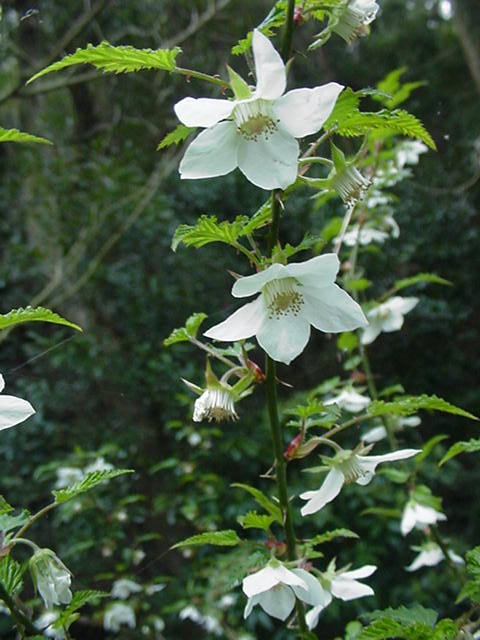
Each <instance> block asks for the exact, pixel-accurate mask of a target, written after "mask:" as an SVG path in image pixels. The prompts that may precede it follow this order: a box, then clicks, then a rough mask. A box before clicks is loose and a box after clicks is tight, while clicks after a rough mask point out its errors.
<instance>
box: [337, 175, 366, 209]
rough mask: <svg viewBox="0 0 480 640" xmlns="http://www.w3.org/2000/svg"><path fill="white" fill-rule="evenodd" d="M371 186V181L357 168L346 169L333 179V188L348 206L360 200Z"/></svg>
mask: <svg viewBox="0 0 480 640" xmlns="http://www.w3.org/2000/svg"><path fill="white" fill-rule="evenodd" d="M370 184H371V183H370V180H367V178H364V177H363V176H362V174H361V173H360V171H358V169H356V168H355V167H346V168H345V169H343V171H339V172H338V173H336V174H335V175H334V176H333V178H332V186H333V188H334V189H335V191H336V192H337V193H338V194H339V195H340V197H341V198H342V200H343V201H344V202H345V204H346V205H347V206H352V205H353V204H355V203H356V202H357V201H358V200H360V199H361V198H362V196H363V194H364V193H365V191H366V190H367V189H368V187H369V186H370Z"/></svg>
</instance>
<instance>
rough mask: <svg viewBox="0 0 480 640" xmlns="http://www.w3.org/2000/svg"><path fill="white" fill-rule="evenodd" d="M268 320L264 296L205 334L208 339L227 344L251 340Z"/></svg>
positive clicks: (241, 308) (244, 306) (238, 310)
mask: <svg viewBox="0 0 480 640" xmlns="http://www.w3.org/2000/svg"><path fill="white" fill-rule="evenodd" d="M266 318H267V314H266V309H265V305H264V303H263V299H262V296H259V297H258V298H257V299H256V300H254V301H253V302H249V303H248V304H245V305H243V307H240V309H237V310H236V311H235V312H234V313H232V315H231V316H229V317H228V318H227V319H226V320H224V321H223V322H220V324H216V325H215V326H214V327H211V329H209V330H208V331H205V333H204V334H203V335H204V336H206V337H207V338H213V339H214V340H224V341H225V342H235V340H244V339H245V338H251V337H252V336H254V335H255V334H256V333H257V332H258V331H259V330H260V328H261V326H262V324H263V323H264V322H265V320H266Z"/></svg>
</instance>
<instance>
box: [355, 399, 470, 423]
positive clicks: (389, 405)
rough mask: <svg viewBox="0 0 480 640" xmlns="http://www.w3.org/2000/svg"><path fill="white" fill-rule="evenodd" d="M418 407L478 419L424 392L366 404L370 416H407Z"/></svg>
mask: <svg viewBox="0 0 480 640" xmlns="http://www.w3.org/2000/svg"><path fill="white" fill-rule="evenodd" d="M420 409H427V410H430V411H443V412H445V413H452V414H454V415H457V416H463V417H464V418H470V419H471V420H478V418H477V417H476V416H474V415H473V414H472V413H469V412H468V411H465V410H464V409H460V407H456V406H455V405H453V404H450V402H447V401H446V400H443V399H442V398H439V397H437V396H427V395H426V394H423V395H421V396H403V397H399V398H395V400H393V401H392V402H384V401H383V400H377V401H375V402H372V403H371V404H370V405H369V406H368V408H367V412H368V414H369V415H371V416H383V415H388V414H392V415H397V416H409V415H412V414H413V413H416V412H417V411H419V410H420Z"/></svg>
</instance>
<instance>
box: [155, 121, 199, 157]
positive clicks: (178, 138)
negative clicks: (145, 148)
mask: <svg viewBox="0 0 480 640" xmlns="http://www.w3.org/2000/svg"><path fill="white" fill-rule="evenodd" d="M193 131H195V127H186V126H185V125H184V124H179V125H177V126H176V127H175V129H174V130H173V131H170V133H167V135H166V136H165V137H164V138H163V140H162V141H161V142H160V143H159V145H158V147H157V151H160V149H166V148H167V147H171V146H172V144H179V143H180V142H183V141H184V140H186V139H187V138H188V136H189V135H190V134H191V133H193Z"/></svg>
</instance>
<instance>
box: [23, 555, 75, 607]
mask: <svg viewBox="0 0 480 640" xmlns="http://www.w3.org/2000/svg"><path fill="white" fill-rule="evenodd" d="M29 567H30V572H31V574H32V580H33V583H34V585H35V588H36V589H37V591H38V593H39V594H40V596H41V598H42V600H43V602H44V603H45V607H46V608H47V609H51V608H52V607H53V606H54V605H60V604H69V603H70V602H71V601H72V592H71V591H70V582H71V573H70V571H69V570H68V569H67V567H66V566H65V565H64V564H63V562H62V561H61V560H60V558H58V556H57V555H56V554H55V553H54V552H53V551H52V550H51V549H38V551H35V553H34V554H33V556H32V557H31V558H30V562H29Z"/></svg>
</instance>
